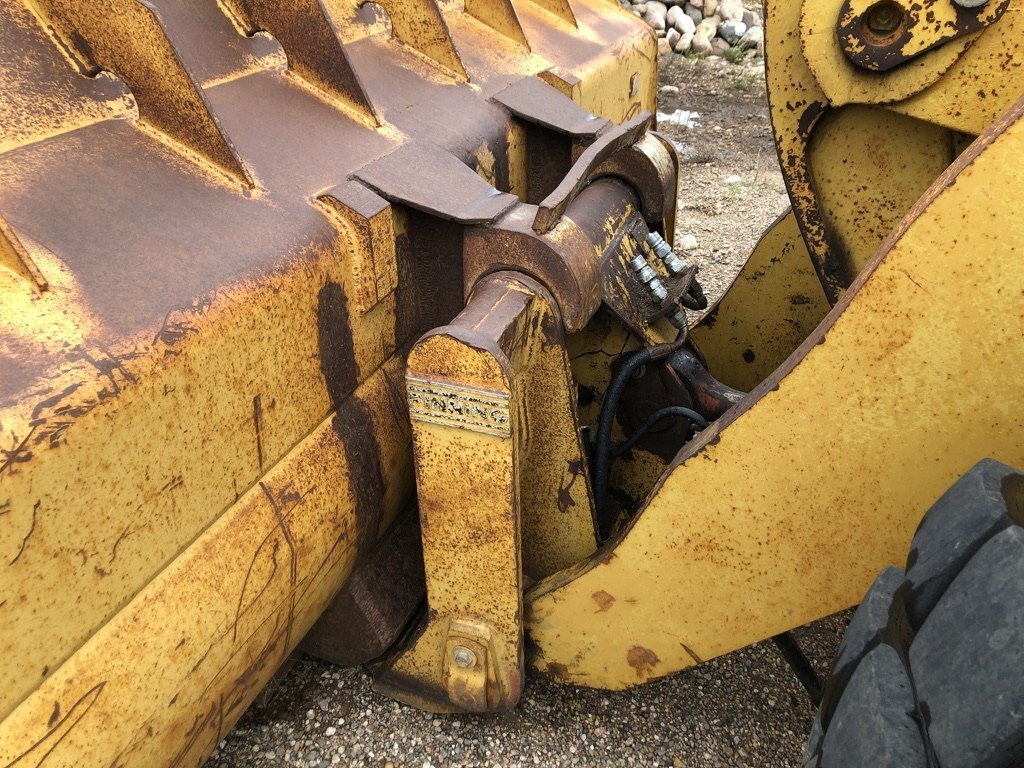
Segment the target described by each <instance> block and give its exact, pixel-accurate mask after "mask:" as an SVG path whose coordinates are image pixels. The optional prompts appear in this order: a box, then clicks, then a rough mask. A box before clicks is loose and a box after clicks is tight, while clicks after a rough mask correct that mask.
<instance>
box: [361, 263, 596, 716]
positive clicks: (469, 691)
mask: <svg viewBox="0 0 1024 768" xmlns="http://www.w3.org/2000/svg"><path fill="white" fill-rule="evenodd" d="M407 389H408V393H409V407H410V413H411V415H412V419H413V432H414V453H415V459H416V481H417V491H418V498H419V506H420V517H421V528H422V531H423V555H424V565H425V567H426V574H427V604H428V611H427V615H426V618H425V621H424V623H423V625H422V626H421V627H420V628H419V629H418V630H417V632H416V633H415V635H414V637H412V638H411V639H410V640H409V643H408V644H407V645H405V646H403V647H400V648H399V649H397V650H396V651H395V652H393V654H392V656H391V658H389V659H388V660H387V661H386V662H385V663H384V664H383V666H382V668H381V670H380V671H379V672H378V673H377V676H376V684H377V687H378V689H379V690H382V691H384V692H386V693H388V694H389V695H392V696H395V697H397V698H399V699H402V700H404V701H407V702H410V703H414V704H416V705H417V706H421V707H426V708H428V709H431V710H434V711H472V712H484V711H494V710H500V709H507V708H508V707H511V706H513V705H515V703H516V702H517V701H518V699H519V695H520V692H521V690H522V684H523V661H522V659H523V654H524V646H523V626H522V594H523V588H524V574H527V575H529V576H531V577H533V578H537V577H540V576H545V575H548V574H550V573H553V572H555V571H556V570H559V569H561V568H564V567H566V566H568V565H570V564H572V563H574V562H577V561H578V560H580V559H581V558H583V557H586V556H587V555H589V554H590V553H592V552H593V550H594V549H595V548H596V539H595V533H594V532H595V526H594V517H593V505H592V501H591V497H590V487H589V481H588V477H587V467H586V457H585V453H584V450H583V445H582V443H581V439H580V431H579V424H578V420H577V417H576V413H575V394H576V393H575V386H574V383H573V381H572V379H571V377H570V375H569V361H568V357H567V356H566V354H565V349H564V344H563V342H562V330H561V323H560V322H559V319H558V315H557V313H556V311H555V308H554V306H553V304H552V302H551V300H550V299H549V298H548V297H546V296H545V295H544V291H543V289H542V288H541V287H540V286H539V285H537V284H536V283H534V282H533V281H532V280H530V279H529V278H526V277H524V276H522V275H515V274H514V273H498V274H495V275H492V276H490V277H487V278H485V279H484V280H482V281H481V282H480V283H479V284H478V285H477V286H476V289H475V290H474V292H473V296H472V298H471V300H470V302H469V304H468V305H467V306H466V309H465V310H463V312H461V313H460V314H459V316H458V317H457V318H455V320H454V321H453V322H452V323H451V324H449V325H447V326H445V327H443V328H438V329H435V330H434V331H432V332H431V333H429V334H427V336H425V337H424V338H423V339H421V340H420V341H419V342H418V343H417V344H416V346H415V347H414V348H413V350H412V351H411V352H410V355H409V361H408V374H407ZM466 648H472V649H473V652H472V654H466V656H467V658H472V659H473V660H472V663H459V662H460V659H459V658H458V657H457V656H455V655H454V654H455V653H457V652H458V653H462V652H463V651H464V650H465V649H466Z"/></svg>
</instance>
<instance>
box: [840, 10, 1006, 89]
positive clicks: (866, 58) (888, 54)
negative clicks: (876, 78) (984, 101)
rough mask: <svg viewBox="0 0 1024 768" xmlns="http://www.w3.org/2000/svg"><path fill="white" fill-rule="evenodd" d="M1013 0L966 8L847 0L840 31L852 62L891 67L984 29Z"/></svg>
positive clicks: (876, 68) (880, 68)
mask: <svg viewBox="0 0 1024 768" xmlns="http://www.w3.org/2000/svg"><path fill="white" fill-rule="evenodd" d="M1009 5H1010V0H1001V2H987V3H983V4H982V5H980V6H978V7H976V8H965V7H963V6H961V5H959V4H958V3H956V2H951V0H923V1H922V2H914V3H909V2H906V0H902V1H901V0H882V2H878V0H845V1H844V2H843V5H842V7H841V8H840V9H839V19H838V21H837V22H836V35H837V36H838V37H839V42H840V47H841V48H842V51H843V54H844V55H845V56H846V58H847V59H849V60H850V61H851V62H852V63H853V64H855V65H857V66H858V67H863V68H864V69H869V70H871V71H874V72H888V71H889V70H891V69H895V68H896V67H899V66H901V65H903V64H905V63H907V62H908V61H911V60H913V59H914V58H916V57H917V56H920V55H921V54H923V53H926V52H927V51H930V50H932V49H933V48H937V47H938V46H940V45H944V44H945V43H948V42H951V41H953V40H957V39H959V38H961V37H966V36H968V35H972V34H974V33H976V32H980V31H981V30H983V29H985V27H987V26H989V25H990V24H993V23H995V22H996V21H998V20H999V18H1000V17H1001V16H1002V15H1003V14H1004V13H1005V12H1006V9H1007V7H1009Z"/></svg>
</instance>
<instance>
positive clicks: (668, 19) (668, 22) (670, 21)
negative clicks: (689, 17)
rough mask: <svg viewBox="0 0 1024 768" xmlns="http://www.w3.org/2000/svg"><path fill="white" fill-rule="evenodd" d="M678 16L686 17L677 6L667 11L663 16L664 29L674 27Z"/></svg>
mask: <svg viewBox="0 0 1024 768" xmlns="http://www.w3.org/2000/svg"><path fill="white" fill-rule="evenodd" d="M680 16H686V13H685V12H684V11H683V9H682V8H680V7H679V6H678V5H673V6H672V7H671V8H669V9H668V13H666V14H665V27H666V28H668V27H674V26H676V23H677V22H678V21H679V17H680Z"/></svg>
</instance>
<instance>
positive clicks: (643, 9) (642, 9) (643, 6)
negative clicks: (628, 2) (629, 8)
mask: <svg viewBox="0 0 1024 768" xmlns="http://www.w3.org/2000/svg"><path fill="white" fill-rule="evenodd" d="M638 11H639V13H640V15H641V16H643V15H644V14H645V13H647V3H633V13H636V12H638Z"/></svg>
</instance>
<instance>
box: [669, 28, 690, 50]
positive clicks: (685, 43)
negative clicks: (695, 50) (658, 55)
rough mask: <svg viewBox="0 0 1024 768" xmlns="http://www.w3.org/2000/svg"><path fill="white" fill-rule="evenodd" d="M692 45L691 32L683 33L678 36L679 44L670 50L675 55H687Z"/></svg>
mask: <svg viewBox="0 0 1024 768" xmlns="http://www.w3.org/2000/svg"><path fill="white" fill-rule="evenodd" d="M691 45H693V32H684V33H682V34H681V35H680V36H679V42H678V43H676V45H675V47H674V48H673V49H672V50H673V51H675V52H676V53H687V52H689V50H690V46H691Z"/></svg>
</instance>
